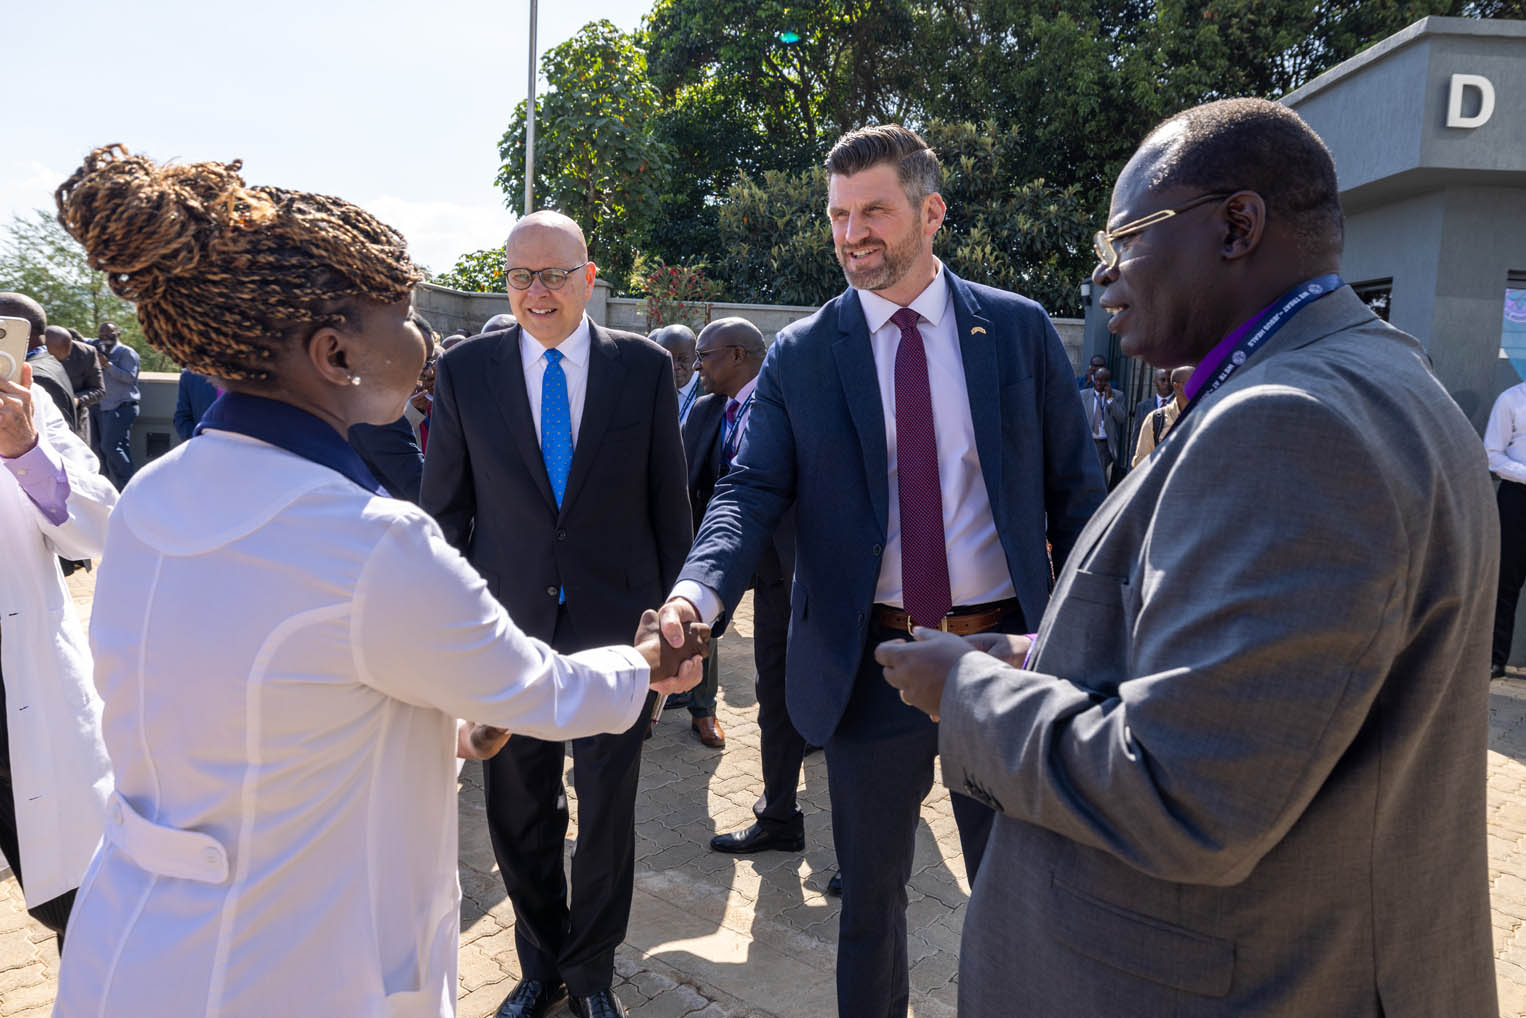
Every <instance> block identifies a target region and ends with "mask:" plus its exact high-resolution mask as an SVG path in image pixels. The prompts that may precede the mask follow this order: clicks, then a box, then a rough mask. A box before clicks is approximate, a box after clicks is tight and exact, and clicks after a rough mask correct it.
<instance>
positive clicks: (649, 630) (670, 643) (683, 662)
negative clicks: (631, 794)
mask: <svg viewBox="0 0 1526 1018" xmlns="http://www.w3.org/2000/svg"><path fill="white" fill-rule="evenodd" d="M684 603H685V604H688V602H687V601H685V602H684ZM657 619H658V616H657V613H656V612H655V611H652V610H651V609H650V608H649V609H647V610H646V611H644V612H642V613H641V622H640V624H638V625H637V626H636V638H635V639H634V640H632V641H631V644H632V646H634V647H635V648H636V653H638V654H640V655H641V656H642V657H644V658H646V665H647V667H648V668H650V669H651V670H652V679H651V686H652V691H653V692H655V693H656V694H657V695H659V696H671V695H672V694H674V693H682V692H685V691H687V690H690V689H693V688H694V687H695V686H697V685H699V680H700V679H701V678H703V677H704V662H705V658H707V657H709V656H710V627H709V626H707V625H705V624H704V623H703V622H698V621H694V622H690V623H688V624H687V625H685V624H683V623H678V624H677V625H675V626H674V627H672V630H671V632H672V636H671V637H669V638H664V637H665V635H666V634H667V632H668V630H662V631H660V632H659V629H658V621H657ZM509 734H510V733H509V730H508V729H507V728H495V727H494V726H492V725H484V724H480V723H477V722H467V721H463V722H461V723H460V724H458V725H457V726H456V756H458V757H460V758H461V759H463V760H487V759H489V758H490V757H492V756H493V755H494V754H496V753H497V752H498V751H499V750H500V749H502V748H503V746H504V743H506V742H508V741H509Z"/></svg>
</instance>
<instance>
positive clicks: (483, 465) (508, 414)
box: [420, 325, 693, 651]
mask: <svg viewBox="0 0 1526 1018" xmlns="http://www.w3.org/2000/svg"><path fill="white" fill-rule="evenodd" d="M519 333H520V327H519V326H517V325H516V326H513V327H512V328H509V329H503V330H500V331H497V332H488V333H484V334H482V335H481V336H477V337H474V338H472V339H469V340H467V341H466V342H464V343H458V344H457V345H456V346H453V347H451V348H450V350H448V351H446V353H445V356H443V357H441V358H440V362H439V366H438V367H437V368H436V374H435V391H434V396H435V399H434V412H433V413H432V414H431V415H430V422H429V451H428V453H427V455H426V456H425V457H424V483H423V487H422V490H421V495H420V504H421V505H422V506H423V508H424V509H425V510H426V511H428V512H429V513H431V514H432V515H433V516H434V517H435V519H436V520H438V521H439V524H440V528H441V529H442V530H443V531H444V532H445V537H446V539H447V540H448V541H450V543H451V544H452V545H454V546H455V547H456V548H458V549H460V551H461V552H462V553H463V554H464V555H465V556H466V558H467V560H468V561H470V562H471V564H472V565H473V566H475V567H476V569H477V571H478V572H480V573H481V574H482V577H483V579H485V580H486V581H487V584H488V588H489V589H490V590H491V591H492V592H493V594H494V596H496V597H497V598H498V600H499V601H500V602H501V603H502V604H503V606H504V607H505V608H507V609H508V611H509V615H510V617H512V618H513V619H514V621H515V622H516V623H518V625H519V626H520V628H522V629H523V630H524V631H525V632H527V633H529V634H530V635H531V636H534V637H537V638H539V639H542V640H546V641H548V642H549V641H550V640H551V639H552V637H553V635H554V634H555V632H556V621H557V601H558V592H559V589H565V590H566V592H567V609H566V610H567V615H568V618H569V620H570V622H571V624H572V627H573V629H574V631H575V632H576V634H577V637H578V641H579V642H580V643H581V645H582V646H579V647H572V646H566V645H562V646H559V647H558V649H559V650H564V651H565V650H580V649H583V647H594V646H601V645H605V644H612V643H629V642H630V641H631V638H632V637H633V636H634V635H635V632H636V623H637V621H638V620H639V619H640V618H641V612H642V610H643V609H646V608H651V607H653V606H655V605H658V604H661V603H662V599H663V598H664V597H666V596H667V592H668V590H669V589H671V587H672V585H673V583H674V581H675V580H676V579H677V573H678V567H679V566H680V565H682V564H683V557H684V552H685V551H686V550H687V549H688V547H689V539H690V537H691V536H692V535H693V530H692V529H691V526H690V519H689V493H688V488H687V485H686V484H685V477H684V451H683V441H682V439H681V438H680V437H679V432H678V393H677V391H676V390H675V389H674V388H673V360H672V358H671V357H669V356H668V353H667V351H666V350H664V349H663V348H662V347H660V346H658V345H657V344H656V343H653V342H650V341H649V340H647V339H646V338H644V337H642V336H635V335H632V334H630V333H627V332H617V331H614V330H610V329H605V328H602V327H601V326H598V325H594V326H592V327H591V329H590V338H591V340H592V344H591V349H590V354H589V358H588V390H587V395H586V397H585V399H584V403H583V419H582V424H581V428H580V430H579V433H578V441H577V446H576V448H574V449H573V452H572V466H571V471H570V473H569V475H568V478H567V489H566V492H565V495H564V497H563V499H562V505H561V508H560V509H558V508H557V505H556V498H555V496H554V495H553V494H552V492H551V481H550V479H549V478H548V476H547V474H546V464H545V460H544V459H542V457H541V451H540V440H539V438H538V437H537V435H536V432H535V421H534V418H533V417H532V416H531V413H530V398H529V395H528V393H527V392H526V390H525V370H524V363H523V361H522V360H521V358H520V354H519Z"/></svg>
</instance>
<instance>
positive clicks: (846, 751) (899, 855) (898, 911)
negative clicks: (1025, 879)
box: [825, 635, 938, 1018]
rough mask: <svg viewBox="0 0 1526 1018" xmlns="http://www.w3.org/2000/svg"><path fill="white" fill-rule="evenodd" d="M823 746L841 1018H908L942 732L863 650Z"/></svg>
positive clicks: (839, 1012) (838, 997) (870, 654)
mask: <svg viewBox="0 0 1526 1018" xmlns="http://www.w3.org/2000/svg"><path fill="white" fill-rule="evenodd" d="M881 638H882V639H883V638H889V637H888V635H882V636H881ZM872 646H873V643H872V642H871V648H872ZM825 749H826V756H827V788H828V791H829V793H830V795H831V798H832V839H833V842H834V845H835V847H836V849H837V860H838V863H839V865H840V866H841V872H842V885H843V888H842V915H841V917H840V918H839V928H838V940H837V1011H838V1015H839V1016H840V1018H905V1016H906V1013H907V1003H908V999H909V995H910V984H909V980H908V975H907V960H906V883H907V881H909V880H910V879H911V873H912V858H913V855H914V851H915V844H916V828H917V823H918V821H919V820H920V818H921V812H922V802H923V800H924V799H926V798H927V793H928V792H929V791H930V790H931V788H932V783H933V757H934V756H936V755H937V752H938V730H937V727H936V726H935V725H934V724H933V723H932V722H931V721H930V720H928V718H927V716H926V715H925V714H923V713H921V712H920V711H918V710H915V709H914V708H911V707H908V706H906V705H905V704H903V703H901V701H900V698H899V696H898V695H897V693H896V691H895V690H894V689H893V688H891V686H889V685H888V684H887V683H886V682H885V680H884V677H883V674H882V672H881V669H880V667H879V665H878V664H877V663H876V662H875V660H874V657H873V655H872V652H869V651H866V652H865V654H864V657H863V660H862V662H861V663H860V665H859V674H858V676H857V678H856V680H855V687H854V694H853V698H852V700H851V701H850V703H849V707H848V711H847V712H846V713H845V715H844V718H843V721H842V723H841V724H839V726H838V729H837V731H836V733H834V734H833V736H832V738H830V739H828V740H827V744H826V746H825Z"/></svg>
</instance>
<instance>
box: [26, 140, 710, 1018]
mask: <svg viewBox="0 0 1526 1018" xmlns="http://www.w3.org/2000/svg"><path fill="white" fill-rule="evenodd" d="M238 168H239V167H238V164H236V163H235V164H231V165H227V166H224V165H221V164H212V163H202V164H193V165H190V166H182V167H159V166H156V165H154V164H153V163H151V162H149V161H148V160H145V159H142V158H140V157H131V156H128V155H127V154H126V153H125V152H121V151H120V150H117V151H113V150H105V149H102V150H97V151H96V152H95V153H93V154H92V155H91V156H90V157H89V158H88V159H87V160H86V162H85V165H84V166H83V167H81V169H80V170H79V171H78V172H76V174H75V175H74V176H73V177H72V178H71V179H70V180H69V181H68V182H67V183H66V184H65V185H64V186H63V187H62V188H61V189H60V190H59V195H58V198H59V209H60V214H61V219H62V221H63V222H64V223H65V225H66V226H67V228H68V229H69V231H70V232H71V233H72V234H73V235H74V236H75V237H76V238H77V239H79V240H80V242H81V243H82V244H83V245H84V247H85V249H86V251H87V252H89V254H90V257H91V260H92V264H94V265H97V266H99V267H101V268H104V269H105V270H106V271H107V273H108V274H109V276H110V278H111V279H112V282H113V286H114V288H115V289H116V290H117V292H118V293H120V294H121V295H123V296H126V297H129V298H130V299H133V300H136V301H137V302H138V309H139V314H140V316H141V318H142V321H143V324H144V332H145V335H146V336H147V338H148V339H149V341H150V342H152V343H154V344H155V345H157V346H160V347H161V348H163V349H165V350H166V351H167V352H168V353H169V354H170V355H171V356H172V357H174V358H175V359H176V360H177V361H178V362H179V363H180V364H182V365H183V366H186V367H189V368H191V369H192V370H195V371H200V372H203V373H206V374H209V375H212V376H214V377H216V378H218V379H220V380H222V383H223V385H224V387H225V388H226V389H227V390H228V395H226V396H224V397H223V398H222V399H221V400H219V402H218V403H217V404H214V406H213V408H212V409H211V410H210V411H209V412H208V414H207V417H206V418H204V419H203V421H202V424H201V429H200V431H199V433H198V435H197V437H195V438H193V439H192V440H191V441H189V442H187V443H185V444H183V445H182V446H180V447H178V448H177V449H176V450H175V451H173V452H172V453H170V454H169V455H167V456H165V457H163V458H162V459H160V460H158V461H157V462H155V463H154V464H152V465H151V466H149V467H148V468H146V469H144V470H142V471H140V472H139V473H138V474H137V476H136V477H135V478H134V480H133V482H132V484H131V485H130V486H129V487H128V489H127V491H126V492H125V493H124V495H123V497H122V500H121V502H120V504H119V506H118V511H117V514H116V515H115V516H114V517H113V520H112V524H111V528H110V532H109V534H108V536H107V543H106V553H105V557H104V560H103V562H102V567H101V573H100V578H99V581H98V583H97V587H96V601H95V611H94V615H93V618H92V624H91V639H92V642H93V645H94V648H95V651H96V678H97V684H98V686H99V687H100V691H101V695H102V697H103V699H104V701H105V715H104V722H103V727H104V731H105V738H106V744H107V747H108V749H109V750H110V753H111V758H112V762H113V764H114V766H115V768H116V791H115V793H114V794H113V796H112V797H111V800H110V801H109V802H108V804H107V814H106V838H105V841H104V843H103V845H102V847H101V850H100V851H99V853H98V854H97V855H96V857H95V859H94V861H93V862H92V864H91V867H90V870H89V872H88V873H87V874H86V878H85V882H84V884H83V885H82V886H81V888H80V893H79V896H78V899H77V902H76V904H75V911H74V918H73V920H72V923H71V926H70V931H69V938H68V943H67V945H66V950H65V954H64V960H63V965H62V971H61V975H60V982H59V995H58V1004H57V1010H56V1011H55V1012H54V1013H55V1015H58V1016H63V1018H76V1016H86V1015H89V1016H92V1018H95V1016H100V1015H108V1016H111V1018H134V1016H139V1015H142V1016H149V1015H152V1016H162V1015H173V1016H176V1018H188V1016H192V1015H206V1016H226V1018H232V1016H238V1018H302V1016H308V1015H324V1016H330V1015H344V1016H373V1015H374V1016H378V1018H383V1016H386V1018H416V1016H428V1018H446V1016H451V1015H454V1014H455V998H456V975H455V973H456V954H457V935H458V926H459V916H458V912H459V900H460V892H459V887H458V884H457V882H456V767H455V764H454V761H453V757H454V756H455V753H456V750H457V743H458V725H457V721H456V719H457V718H471V719H474V720H475V721H477V722H483V723H485V724H487V725H491V726H496V727H497V728H501V729H507V730H511V731H514V732H523V733H527V734H530V735H534V736H537V737H540V738H554V739H564V738H569V737H575V736H582V735H590V734H593V733H596V732H618V731H623V730H624V729H626V728H628V727H630V725H631V724H633V723H634V722H635V719H636V716H637V713H638V712H639V711H640V709H641V708H642V705H643V703H644V701H645V698H646V696H647V693H648V689H649V680H650V679H651V678H652V674H653V673H652V672H650V671H649V669H651V668H653V667H655V666H656V664H657V660H658V654H659V649H658V640H657V638H656V636H655V626H654V625H653V624H651V623H650V621H649V622H648V624H647V625H646V627H645V629H646V631H647V632H646V639H645V640H644V641H643V643H642V644H641V647H640V648H639V650H638V649H632V648H630V647H623V648H620V647H611V648H603V649H599V650H593V651H587V652H583V653H580V654H575V655H571V656H566V657H563V656H558V655H557V654H555V653H554V652H553V651H551V650H550V649H549V648H548V647H547V646H546V645H544V644H542V643H540V642H539V641H536V640H532V639H530V638H528V637H526V636H525V635H524V634H523V633H521V632H520V631H519V630H518V629H517V628H516V627H515V625H514V623H513V622H512V621H511V620H510V619H509V618H508V617H507V616H506V615H505V614H504V612H503V610H502V608H501V607H500V606H499V605H498V603H497V602H496V601H495V600H494V599H493V598H492V596H491V595H490V594H489V593H488V591H487V588H486V586H485V584H484V583H483V581H482V580H481V579H480V578H479V577H478V576H477V575H476V573H475V572H473V570H472V569H471V567H470V566H469V565H467V564H466V562H465V560H463V559H462V558H461V556H460V555H458V554H457V553H456V552H455V551H454V550H453V549H452V548H450V547H449V546H448V545H447V544H446V542H445V541H444V539H443V537H442V536H441V533H440V531H439V529H438V528H437V527H436V526H435V524H434V522H433V521H432V520H431V519H430V518H429V517H428V516H427V515H425V514H424V513H423V512H421V511H420V510H418V509H417V508H415V507H414V506H412V505H410V504H407V503H404V502H400V501H395V500H393V499H389V498H386V497H383V496H380V495H378V494H377V491H376V484H375V481H374V480H373V479H372V478H370V476H369V475H368V474H367V473H366V471H365V468H364V466H363V465H361V463H360V461H359V459H358V457H357V456H356V455H355V454H354V452H353V451H352V450H350V448H349V446H348V445H346V444H345V442H344V439H343V437H342V436H343V435H344V434H345V433H346V432H347V431H348V429H349V427H350V425H352V424H355V423H357V422H361V421H367V422H370V423H375V424H383V423H388V422H391V421H394V420H396V419H397V417H398V416H399V414H401V412H402V407H403V403H404V402H405V400H406V399H407V397H408V395H409V394H410V393H411V392H412V391H413V388H414V384H415V382H416V380H417V377H418V374H419V369H420V368H421V367H422V365H423V363H424V354H425V347H424V343H423V340H422V338H421V337H420V336H419V334H418V331H417V330H416V329H415V328H414V326H413V325H412V324H410V323H409V321H408V317H407V316H408V311H409V294H410V292H411V289H412V286H413V285H414V283H415V282H416V281H417V278H418V273H417V271H416V270H415V269H414V268H413V266H412V265H411V264H410V263H409V261H408V259H407V256H406V255H405V254H404V252H403V240H402V238H401V237H400V236H399V235H398V234H396V233H395V232H394V231H392V230H391V229H389V228H388V227H386V226H385V225H383V224H381V223H380V222H378V221H376V220H375V219H373V218H372V217H371V216H370V215H369V214H367V213H365V212H362V211H361V210H360V209H358V208H356V207H354V206H352V205H349V204H347V203H345V202H342V201H339V200H338V199H334V198H328V197H323V196H318V195H309V194H302V193H296V192H288V191H281V190H277V189H273V188H248V187H245V186H244V184H243V181H242V180H241V179H240V178H239V176H238V174H237V170H238ZM651 618H652V617H651V616H648V619H649V620H650V619H651ZM697 665H698V661H697V659H691V660H690V661H688V662H686V663H685V664H684V666H683V668H682V669H681V670H680V671H679V673H678V675H677V676H676V677H675V678H673V679H670V680H667V681H665V682H651V683H650V685H651V687H653V688H656V689H658V690H659V691H662V692H666V691H670V690H672V689H678V688H688V686H691V685H693V684H694V683H695V682H696V681H697V680H698V678H699V669H698V667H697ZM477 735H478V736H479V739H480V738H482V737H484V736H485V735H486V733H485V731H484V730H483V729H481V728H479V729H477ZM487 741H491V740H487ZM461 742H462V743H463V745H465V744H467V743H468V742H469V739H468V738H464V737H463V738H462V739H461Z"/></svg>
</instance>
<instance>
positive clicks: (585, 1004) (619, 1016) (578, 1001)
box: [572, 990, 631, 1018]
mask: <svg viewBox="0 0 1526 1018" xmlns="http://www.w3.org/2000/svg"><path fill="white" fill-rule="evenodd" d="M572 1013H573V1014H575V1015H577V1016H578V1018H631V1013H630V1012H629V1011H627V1010H626V1009H625V1005H624V1004H622V1003H620V998H619V997H617V996H615V991H614V990H600V991H599V992H598V993H592V994H589V995H588V996H586V997H573V998H572Z"/></svg>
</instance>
